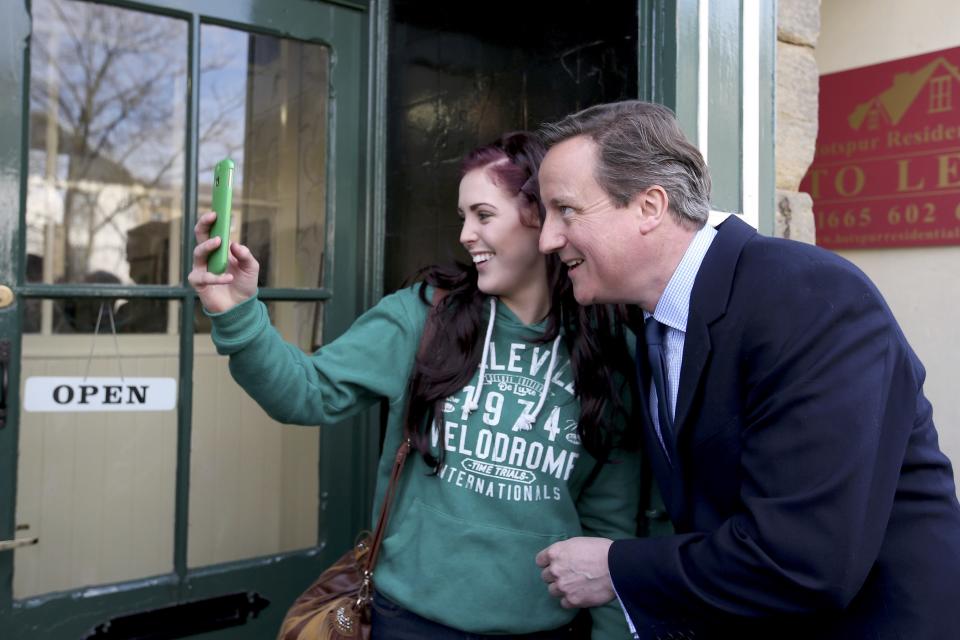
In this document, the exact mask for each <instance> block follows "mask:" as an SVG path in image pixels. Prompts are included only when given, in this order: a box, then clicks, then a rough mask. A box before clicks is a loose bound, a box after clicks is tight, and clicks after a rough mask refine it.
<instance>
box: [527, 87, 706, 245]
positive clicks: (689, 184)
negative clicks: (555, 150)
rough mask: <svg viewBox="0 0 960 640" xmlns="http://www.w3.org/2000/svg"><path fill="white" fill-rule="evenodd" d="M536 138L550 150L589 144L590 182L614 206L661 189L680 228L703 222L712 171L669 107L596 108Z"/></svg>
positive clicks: (618, 104) (625, 103)
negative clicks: (592, 150) (582, 140)
mask: <svg viewBox="0 0 960 640" xmlns="http://www.w3.org/2000/svg"><path fill="white" fill-rule="evenodd" d="M539 134H540V137H541V138H542V139H543V141H544V144H546V146H547V148H548V149H549V148H550V147H552V146H554V145H557V144H559V143H561V142H563V141H564V140H568V139H570V138H575V137H577V136H587V137H588V138H590V139H591V140H593V142H594V143H595V144H596V145H597V163H596V164H597V166H596V168H595V173H594V178H595V179H596V181H597V183H598V184H599V185H600V186H601V187H602V188H603V190H604V191H605V192H606V193H607V195H608V196H610V199H611V200H612V201H613V202H614V204H615V205H616V206H617V207H625V206H627V205H628V204H629V203H630V201H631V200H633V198H634V196H636V195H637V194H638V193H640V192H641V191H643V190H644V189H647V188H648V187H651V186H653V185H660V186H661V187H663V189H664V191H666V192H667V197H668V198H669V203H670V211H671V213H672V214H673V215H674V218H675V219H676V221H677V222H678V223H680V224H682V225H684V226H692V227H694V228H697V229H699V228H700V227H702V226H703V225H704V224H705V223H706V221H707V217H708V216H709V215H710V172H709V170H708V169H707V165H706V163H705V162H704V161H703V156H702V155H700V151H698V150H697V148H696V147H694V146H693V145H692V144H690V142H689V141H688V140H687V138H686V136H685V135H683V131H682V130H681V129H680V124H679V123H678V122H677V118H676V116H675V115H674V114H673V112H672V111H671V110H670V109H668V108H667V107H664V106H663V105H659V104H655V103H652V102H644V101H642V100H627V101H623V102H612V103H610V104H600V105H596V106H593V107H590V108H588V109H584V110H583V111H580V112H578V113H574V114H572V115H569V116H567V117H565V118H563V119H562V120H560V121H559V122H555V123H552V124H545V125H543V126H542V127H541V128H540V131H539Z"/></svg>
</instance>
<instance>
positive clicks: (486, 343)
mask: <svg viewBox="0 0 960 640" xmlns="http://www.w3.org/2000/svg"><path fill="white" fill-rule="evenodd" d="M496 316H497V303H496V299H495V298H490V320H489V321H488V322H487V335H486V337H485V338H484V339H483V356H482V357H481V358H480V377H479V378H478V379H477V386H476V387H474V389H473V393H472V394H471V396H470V399H469V400H467V413H473V412H474V411H476V410H477V409H479V408H480V394H481V393H483V384H484V378H486V377H487V358H488V356H489V353H490V341H491V340H492V339H493V324H494V321H495V320H496ZM560 338H561V336H559V335H558V336H557V337H556V338H555V339H554V341H553V348H552V349H551V350H550V364H549V365H547V376H546V379H545V380H544V381H543V388H542V390H541V391H540V400H539V401H538V402H537V406H536V408H535V409H534V410H533V412H532V413H529V414H526V413H525V414H522V415H521V416H520V417H519V418H518V419H517V423H516V424H515V425H514V427H513V430H514V431H529V430H531V429H533V425H534V423H535V422H536V421H537V418H538V417H539V416H540V411H541V410H542V409H543V403H544V402H546V401H547V395H548V394H549V393H550V383H551V381H552V380H553V370H554V369H555V368H556V365H557V351H558V350H559V349H560Z"/></svg>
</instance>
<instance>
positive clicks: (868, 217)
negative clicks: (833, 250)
mask: <svg viewBox="0 0 960 640" xmlns="http://www.w3.org/2000/svg"><path fill="white" fill-rule="evenodd" d="M937 213H938V212H937V205H935V204H934V203H932V202H921V203H911V204H907V205H894V206H892V207H890V208H889V209H887V211H886V213H883V212H882V211H876V210H875V209H874V208H872V207H861V208H860V209H856V208H851V209H844V210H842V211H841V210H836V209H834V210H831V211H818V212H817V229H818V230H827V229H855V228H867V227H874V226H877V225H876V221H877V220H885V221H886V223H887V224H888V225H889V226H891V227H898V226H901V225H924V224H936V223H937V221H938V219H939V218H938V217H937ZM953 218H954V220H956V221H960V203H958V204H957V205H956V207H954V209H953Z"/></svg>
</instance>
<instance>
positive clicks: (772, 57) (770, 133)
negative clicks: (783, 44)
mask: <svg viewBox="0 0 960 640" xmlns="http://www.w3.org/2000/svg"><path fill="white" fill-rule="evenodd" d="M760 6H761V9H760V91H759V96H760V159H759V161H760V197H759V199H758V207H759V209H760V219H759V221H758V226H759V230H760V233H763V234H766V235H770V236H772V235H773V229H774V218H775V216H776V182H777V176H776V167H777V165H776V146H775V140H774V137H775V136H774V122H775V120H774V118H775V116H776V112H777V108H776V99H777V96H776V86H777V83H776V79H775V78H776V58H777V2H776V0H770V1H769V2H764V3H762V4H761V5H760Z"/></svg>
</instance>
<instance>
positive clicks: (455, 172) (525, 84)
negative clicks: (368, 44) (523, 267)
mask: <svg viewBox="0 0 960 640" xmlns="http://www.w3.org/2000/svg"><path fill="white" fill-rule="evenodd" d="M472 6H473V7H475V8H468V7H471V5H463V4H454V3H450V2H438V1H436V0H431V1H422V0H397V1H395V2H393V3H392V5H391V7H392V9H391V11H392V16H391V28H390V54H389V61H390V62H389V91H388V98H387V100H388V114H389V115H388V118H389V122H388V131H389V133H388V148H387V201H386V209H387V213H386V255H385V273H384V279H385V282H384V285H385V287H384V288H385V291H386V292H390V291H393V290H395V289H397V288H399V287H400V286H402V284H403V283H404V280H405V279H406V278H408V277H409V276H411V275H412V274H413V273H415V272H416V270H417V269H418V268H420V267H422V266H425V265H428V264H431V263H434V262H438V261H439V262H446V261H450V260H454V259H460V260H463V259H464V258H465V254H464V253H463V251H462V249H461V248H460V247H459V245H458V243H457V238H458V236H459V231H460V225H459V220H458V218H457V214H456V201H457V185H458V182H459V161H460V158H461V156H462V155H463V154H464V153H465V152H466V151H468V150H469V149H471V148H473V147H475V146H478V145H480V144H484V143H487V142H489V141H491V140H493V139H494V138H495V137H496V136H498V135H499V134H500V133H502V132H505V131H510V130H516V129H536V128H537V127H538V126H539V125H540V124H541V123H542V122H548V121H551V120H554V119H557V118H559V117H561V116H563V115H565V114H567V113H570V112H573V111H576V110H579V109H582V108H585V107H588V106H590V105H593V104H597V103H601V102H609V101H613V100H620V99H626V98H634V97H637V95H638V92H637V32H638V24H637V3H636V2H622V1H621V2H603V3H599V2H596V1H594V2H584V1H582V0H579V1H575V2H572V3H565V4H564V5H562V7H563V9H562V10H561V9H560V7H561V5H558V4H548V3H526V2H517V1H516V0H514V1H512V2H504V1H502V0H495V1H489V2H485V3H482V4H477V5H472ZM601 7H602V10H601Z"/></svg>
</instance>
